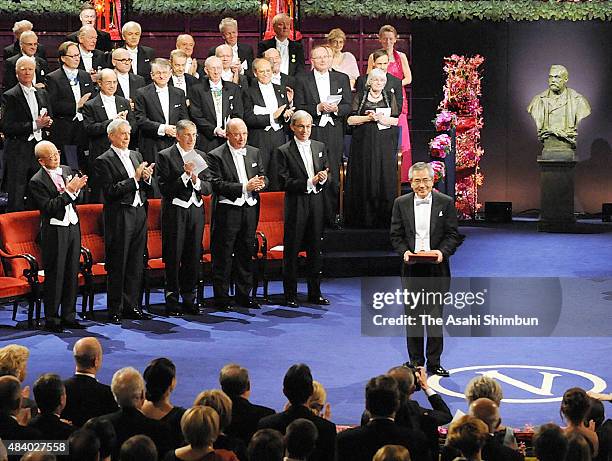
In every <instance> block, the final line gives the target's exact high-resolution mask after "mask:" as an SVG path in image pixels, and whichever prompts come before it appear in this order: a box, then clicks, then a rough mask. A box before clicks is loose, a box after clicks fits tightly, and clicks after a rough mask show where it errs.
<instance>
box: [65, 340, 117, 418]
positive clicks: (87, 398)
mask: <svg viewBox="0 0 612 461" xmlns="http://www.w3.org/2000/svg"><path fill="white" fill-rule="evenodd" d="M72 354H73V357H74V362H75V372H74V375H73V376H71V377H70V378H68V379H67V380H65V381H64V386H65V388H66V406H65V407H64V410H63V411H62V419H67V420H68V421H71V422H72V424H73V425H74V426H76V427H81V426H82V425H83V424H85V422H86V421H87V420H89V419H90V418H94V417H96V416H101V415H105V414H107V413H112V412H114V411H117V409H118V407H117V402H115V398H114V397H113V393H112V392H111V388H110V386H108V385H106V384H102V383H100V382H98V380H97V379H96V375H97V374H98V373H99V371H100V368H102V346H101V345H100V342H99V341H98V340H97V339H96V338H93V337H85V338H81V339H79V340H78V341H77V342H76V343H74V347H73V348H72Z"/></svg>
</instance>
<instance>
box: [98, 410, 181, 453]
mask: <svg viewBox="0 0 612 461" xmlns="http://www.w3.org/2000/svg"><path fill="white" fill-rule="evenodd" d="M100 418H103V419H105V420H107V421H110V422H111V424H112V425H113V427H114V428H115V433H116V434H117V444H116V445H115V452H114V453H113V459H119V456H118V455H119V449H120V448H121V445H122V444H123V442H125V441H126V440H127V439H129V438H130V437H132V436H134V435H138V434H144V435H146V436H148V437H150V438H151V440H153V443H155V447H156V448H157V453H158V456H159V459H163V457H164V455H165V454H166V452H168V451H170V450H171V449H174V448H175V447H173V446H172V438H171V435H170V434H171V431H170V428H169V427H168V426H167V425H166V424H164V423H162V422H160V421H156V420H154V419H150V418H147V417H146V416H145V415H143V414H142V413H141V412H140V411H138V410H137V409H135V408H120V409H119V411H116V412H114V413H111V414H108V415H104V416H101V417H100Z"/></svg>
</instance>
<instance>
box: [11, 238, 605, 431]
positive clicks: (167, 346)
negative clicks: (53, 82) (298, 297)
mask: <svg viewBox="0 0 612 461" xmlns="http://www.w3.org/2000/svg"><path fill="white" fill-rule="evenodd" d="M462 232H464V233H465V234H466V235H467V239H466V241H465V243H464V245H463V246H462V247H461V248H460V249H459V250H458V252H457V254H456V255H455V256H454V257H453V259H452V268H453V274H454V275H456V276H461V277H470V276H476V277H483V276H487V277H518V276H520V277H581V278H585V279H587V278H601V279H603V278H604V277H610V276H612V264H611V263H610V261H612V238H611V236H610V234H589V235H570V234H540V233H536V232H534V231H533V230H530V229H528V228H514V229H511V230H510V229H493V228H484V227H478V228H476V227H467V228H466V227H464V228H462ZM302 288H303V289H304V288H305V287H302ZM281 289H282V286H281V284H280V283H278V282H277V283H273V284H272V285H271V292H272V293H280V291H281ZM323 291H324V293H325V295H326V296H328V297H329V298H330V299H331V300H332V305H331V306H326V307H319V306H309V307H301V308H299V309H297V310H292V309H288V308H285V307H282V306H276V305H272V306H265V307H264V308H263V309H262V310H260V311H251V312H239V313H236V312H234V313H218V312H215V311H212V310H209V311H207V313H205V314H204V315H201V316H199V317H189V318H186V319H166V318H163V317H157V318H156V319H154V320H152V321H147V322H135V321H126V322H124V328H121V327H119V326H114V325H105V324H101V323H98V324H92V326H90V327H89V328H88V331H87V332H84V333H80V335H71V334H65V335H53V334H49V333H46V332H41V331H37V332H32V331H23V330H18V329H15V328H12V327H11V328H1V329H0V335H1V341H0V345H5V344H8V343H11V342H16V343H19V344H23V345H25V346H27V347H29V348H30V350H31V359H30V365H29V369H28V377H27V379H26V384H29V385H31V384H32V383H33V381H34V380H35V379H36V377H37V376H38V375H40V374H41V373H43V372H50V371H53V372H57V373H59V374H60V375H62V376H64V377H67V376H69V375H70V374H71V373H72V371H73V363H72V358H71V349H72V346H73V344H74V343H75V341H76V340H77V339H78V338H79V337H81V336H84V335H93V336H96V337H98V338H99V339H100V341H101V342H102V345H103V348H104V351H105V356H104V363H103V369H102V372H101V373H100V376H99V378H100V380H101V381H103V382H110V379H111V377H112V374H113V372H114V371H115V370H117V369H118V368H120V367H124V366H128V365H133V366H136V367H137V368H138V369H140V370H141V371H142V370H143V369H144V367H145V366H146V364H147V363H148V362H149V361H150V360H151V359H153V358H156V357H160V356H166V357H169V358H171V359H172V360H173V361H174V362H175V363H176V365H177V372H178V385H177V389H176V391H175V393H174V395H173V401H174V403H175V404H178V405H182V406H189V405H190V404H191V402H192V400H193V398H194V397H195V396H196V394H197V393H198V392H199V391H201V390H203V389H208V388H215V387H218V381H217V378H218V372H219V369H220V368H221V367H222V366H223V365H224V364H226V363H228V362H237V363H240V364H241V365H243V366H245V367H247V368H248V369H249V370H250V374H251V385H252V400H253V401H254V402H257V403H260V404H263V405H268V406H271V407H273V408H276V409H277V410H280V409H282V407H283V405H284V403H285V399H284V397H283V395H282V377H283V375H284V372H285V371H286V369H287V368H288V367H289V366H290V365H291V364H293V363H296V362H305V363H307V364H309V365H310V367H311V369H312V371H313V375H314V377H315V379H317V380H319V381H320V382H321V383H323V385H324V386H325V387H326V389H327V392H328V400H329V401H330V402H331V404H332V419H333V421H334V422H337V423H342V424H358V422H359V417H360V415H361V412H362V410H363V408H364V386H365V383H366V381H367V380H368V379H369V378H370V377H372V376H375V375H378V374H381V373H384V372H385V371H386V370H387V369H388V368H390V367H391V366H394V365H397V364H400V363H402V362H404V361H406V360H407V353H406V349H405V338H401V337H393V338H368V337H362V336H361V334H360V280H359V279H334V280H326V281H325V282H324V283H323ZM590 295H591V296H600V297H601V296H603V297H604V299H605V300H607V302H612V293H610V292H608V293H591V294H590ZM277 299H280V298H277ZM105 301H106V300H105V296H104V295H102V294H99V295H97V296H96V309H97V310H98V309H100V310H103V309H104V308H105ZM161 301H162V295H161V293H156V294H154V295H153V299H152V302H154V303H155V302H161ZM153 310H155V308H154V309H153ZM607 312H608V314H607V316H606V315H604V316H603V318H597V319H592V320H593V321H595V322H599V323H600V322H604V323H606V324H607V325H610V326H612V322H611V318H612V316H611V315H610V312H611V311H610V310H608V311H607ZM575 315H576V318H584V317H585V316H589V315H590V312H589V305H588V304H587V303H585V305H584V306H582V308H581V309H579V310H577V311H576V313H575ZM100 316H101V317H105V313H102V314H101V315H100ZM20 317H21V318H23V312H21V313H20ZM0 324H2V325H11V324H13V322H11V320H10V308H9V307H8V306H7V307H6V308H5V309H3V310H0ZM611 353H612V341H611V340H610V338H608V337H597V338H586V337H576V338H452V337H449V338H446V339H445V349H444V355H443V365H444V366H445V367H446V368H449V369H454V370H456V369H459V368H464V367H480V368H479V369H470V370H464V371H457V372H455V373H453V375H452V376H451V378H447V379H442V380H440V382H439V384H440V385H441V386H443V387H444V390H443V392H445V393H446V394H447V395H446V396H445V399H446V401H447V402H448V403H449V405H450V406H451V409H452V411H453V412H456V411H457V410H460V411H465V410H466V405H465V403H464V401H463V400H462V399H461V398H459V397H457V396H453V395H449V394H452V393H453V392H454V393H459V394H460V393H461V392H462V390H463V388H464V387H465V384H466V383H467V381H469V379H471V378H472V377H473V376H475V374H476V373H478V372H485V371H489V372H491V371H492V370H497V372H498V373H500V374H501V375H502V380H503V382H502V386H503V388H504V392H505V397H506V398H509V399H515V400H518V402H507V403H504V404H503V405H502V416H503V421H504V423H505V424H507V425H510V426H514V427H520V426H523V425H524V424H540V423H544V422H547V421H557V422H559V421H560V418H559V401H558V400H559V398H560V396H561V395H562V393H563V391H564V390H565V389H567V388H569V387H572V386H576V385H577V386H581V387H584V388H586V389H591V388H598V389H601V390H604V389H607V386H608V385H607V382H609V381H610V379H611V378H612V372H611V371H610V369H611V368H610V356H611ZM504 365H505V366H508V365H512V366H521V367H523V368H503V366H504ZM529 367H533V368H529ZM547 367H548V368H547ZM607 392H610V389H607ZM538 399H539V400H540V401H537V400H538ZM419 400H423V399H422V396H419ZM550 400H553V401H552V402H550Z"/></svg>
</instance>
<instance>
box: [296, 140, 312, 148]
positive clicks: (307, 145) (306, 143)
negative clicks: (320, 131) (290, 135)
mask: <svg viewBox="0 0 612 461" xmlns="http://www.w3.org/2000/svg"><path fill="white" fill-rule="evenodd" d="M298 146H299V147H301V148H302V149H310V140H308V141H300V142H299V143H298Z"/></svg>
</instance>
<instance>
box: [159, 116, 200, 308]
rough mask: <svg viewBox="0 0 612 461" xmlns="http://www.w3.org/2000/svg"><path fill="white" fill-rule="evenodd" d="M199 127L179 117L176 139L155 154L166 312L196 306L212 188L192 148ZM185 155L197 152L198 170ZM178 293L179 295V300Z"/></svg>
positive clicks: (194, 163)
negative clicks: (206, 207)
mask: <svg viewBox="0 0 612 461" xmlns="http://www.w3.org/2000/svg"><path fill="white" fill-rule="evenodd" d="M197 133H198V132H197V129H196V126H195V124H194V123H193V122H191V121H189V120H179V122H178V123H177V124H176V141H177V142H176V144H175V145H174V146H172V147H169V148H167V149H164V150H162V151H160V152H159V154H158V156H157V169H156V170H157V179H158V181H159V189H160V191H161V194H162V215H161V219H162V255H163V259H164V263H165V266H166V267H165V274H166V287H165V298H166V313H167V314H168V315H177V314H178V315H180V314H181V313H183V312H184V313H188V314H199V312H200V310H199V307H198V306H197V305H196V304H195V296H196V286H197V283H198V273H199V265H200V255H201V253H202V234H203V232H204V211H203V209H202V205H203V202H202V195H210V194H211V192H212V188H211V185H210V181H209V177H208V176H209V174H208V165H207V164H206V161H205V160H204V155H205V154H204V152H201V151H199V150H196V149H195V143H196V137H197V135H198V134H197ZM189 156H197V157H199V159H200V160H201V161H202V162H203V166H205V168H204V170H203V171H201V172H199V174H198V172H197V169H196V168H197V165H196V162H195V160H190V159H189V158H190V157H189ZM179 295H180V296H181V297H182V298H183V304H182V306H181V305H180V304H179ZM181 307H182V308H181Z"/></svg>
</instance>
